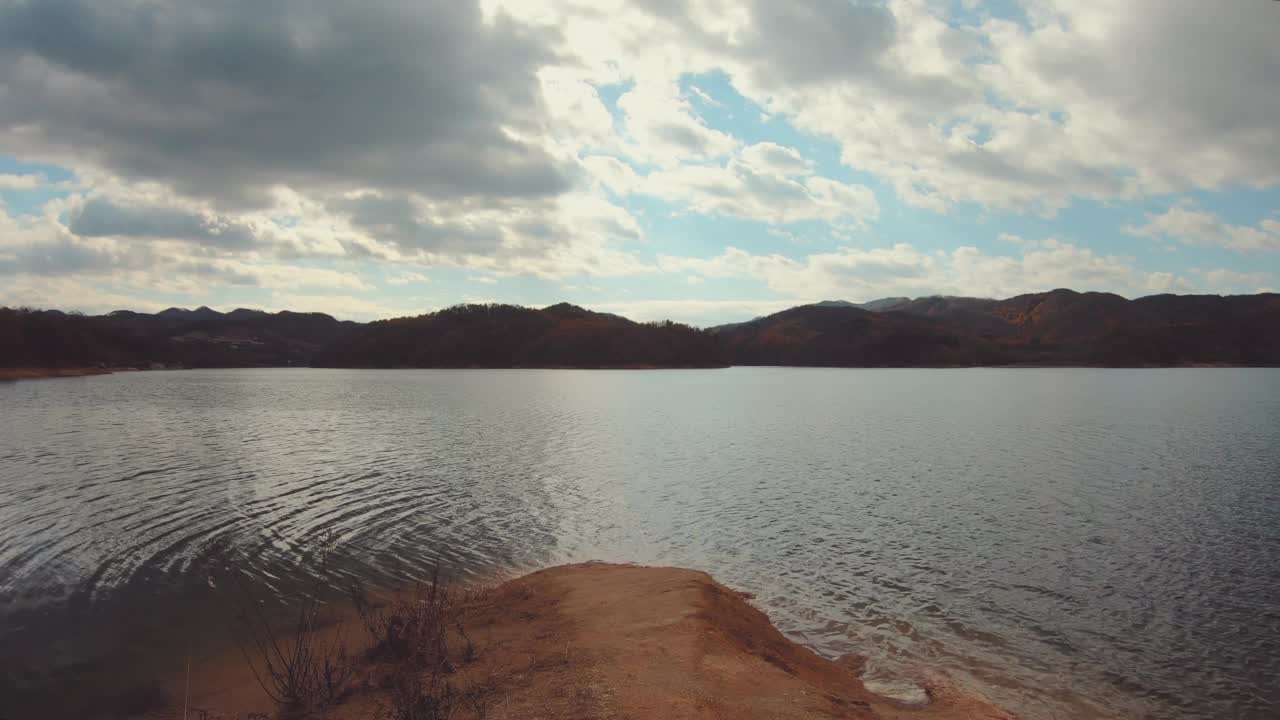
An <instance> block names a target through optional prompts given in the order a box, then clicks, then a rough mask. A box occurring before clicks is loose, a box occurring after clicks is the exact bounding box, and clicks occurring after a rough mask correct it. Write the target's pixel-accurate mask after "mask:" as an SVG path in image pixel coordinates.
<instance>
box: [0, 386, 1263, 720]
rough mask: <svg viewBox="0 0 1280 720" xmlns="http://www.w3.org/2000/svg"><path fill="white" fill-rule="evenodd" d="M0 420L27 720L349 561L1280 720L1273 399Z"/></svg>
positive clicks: (724, 390)
mask: <svg viewBox="0 0 1280 720" xmlns="http://www.w3.org/2000/svg"><path fill="white" fill-rule="evenodd" d="M0 412H2V413H3V415H2V416H0V417H2V418H3V424H2V425H0V633H2V634H0V715H5V716H6V717H9V718H10V720H22V717H23V716H22V715H20V714H17V713H22V712H23V710H22V702H26V701H31V700H33V699H35V700H40V699H41V694H42V693H43V694H45V695H48V694H49V693H50V692H51V690H50V688H60V692H59V694H60V695H62V696H65V695H66V694H67V688H68V687H69V686H70V685H69V684H68V683H69V680H68V679H69V678H71V679H74V681H75V683H77V684H76V685H75V687H77V688H79V689H78V690H77V692H78V693H80V694H84V695H91V694H92V693H94V692H97V690H95V687H96V686H95V685H94V682H93V679H94V678H95V677H97V675H96V674H95V673H97V672H98V671H99V670H101V669H102V668H114V669H115V670H116V671H117V672H123V671H122V670H121V668H135V667H142V666H143V664H145V659H146V658H154V657H156V656H157V655H161V656H167V655H166V654H171V653H175V652H179V653H180V652H181V651H182V650H183V649H185V647H187V646H190V645H193V644H194V645H196V646H198V647H199V646H202V645H201V643H206V642H212V640H210V639H209V638H203V637H202V636H201V633H200V632H199V630H198V629H197V628H199V627H201V626H206V627H207V626H217V625H218V620H217V619H218V617H219V616H218V615H217V612H216V611H215V610H214V609H213V608H216V607H217V606H218V605H217V602H216V601H215V600H214V599H212V598H214V597H215V596H216V595H217V593H219V592H220V591H221V589H220V587H219V585H218V582H217V577H218V573H219V572H220V571H223V568H224V567H225V564H226V560H225V557H227V555H228V553H232V554H234V556H235V557H237V558H239V559H238V560H237V561H236V562H235V564H236V565H237V566H238V567H240V568H241V569H242V571H243V572H246V573H248V574H249V575H250V576H251V577H252V578H253V581H254V582H256V583H260V584H261V585H263V586H270V587H274V588H277V589H279V590H280V591H281V592H287V591H288V590H289V588H290V587H292V586H294V585H296V584H297V583H299V582H300V578H302V577H303V576H304V575H305V574H306V572H308V571H307V570H306V568H307V567H309V566H308V565H307V559H306V558H305V557H301V556H303V555H305V549H307V548H312V547H314V546H315V545H316V543H317V541H318V540H319V539H320V538H322V537H323V536H324V535H325V534H326V533H330V532H332V533H335V534H336V536H337V540H338V541H339V550H338V554H339V556H340V560H339V561H338V562H337V565H338V567H340V568H341V571H342V572H344V573H352V574H358V575H360V576H362V577H364V578H365V579H367V580H369V581H370V582H372V583H375V584H377V583H389V582H394V579H395V578H397V577H403V576H406V575H410V576H411V575H414V574H416V573H421V572H423V571H424V569H425V568H426V567H427V566H428V565H429V564H430V563H431V562H432V561H433V560H434V559H436V558H441V559H444V560H446V561H448V563H449V565H450V566H451V567H454V568H457V569H459V570H460V571H464V572H470V573H476V574H481V575H487V574H493V573H501V572H511V571H514V570H519V569H526V568H533V567H537V566H543V565H548V564H554V563H560V562H566V561H575V560H587V559H603V560H617V561H636V562H643V563H664V564H676V565H685V566H692V567H697V568H702V569H706V570H708V571H710V572H712V573H713V574H715V575H716V576H717V577H718V578H720V579H721V580H723V581H725V582H727V583H729V584H731V585H735V586H737V587H739V588H742V589H746V590H750V591H752V592H754V593H756V594H757V596H758V602H759V603H760V604H761V606H763V607H764V608H765V609H767V610H768V611H769V613H770V615H771V616H772V617H773V618H774V621H775V622H776V623H777V624H778V625H780V626H781V627H782V628H783V629H784V630H786V631H787V632H789V633H790V634H791V635H792V637H795V638H797V639H800V640H803V641H804V642H807V643H809V644H810V645H812V646H814V647H815V648H817V649H818V650H820V651H821V652H824V653H828V654H831V655H838V654H841V653H844V652H849V651H856V652H859V653H862V654H865V655H868V656H869V657H870V658H871V662H872V666H873V674H874V676H876V677H880V678H921V677H924V676H925V674H926V672H927V671H930V670H942V671H945V672H946V673H947V674H949V675H951V676H952V677H954V678H956V679H957V681H959V682H963V683H969V684H973V685H975V686H977V687H980V688H982V689H983V690H984V691H985V692H987V693H988V694H990V695H993V696H995V697H996V698H998V699H999V700H1001V701H1003V702H1004V703H1006V704H1008V705H1010V706H1012V707H1014V708H1016V709H1017V710H1019V711H1021V712H1022V713H1023V714H1024V715H1025V716H1027V717H1032V718H1055V717H1063V718H1076V717H1091V716H1097V717H1152V718H1158V717H1170V718H1172V717H1204V718H1274V717H1277V716H1280V371H1274V370H1219V369H1213V370H1208V369H1206V370H1148V371H1138V370H1134V371H1129V370H1087V369H1062V370H1057V369H1045V370H807V369H773V368H757V369H749V368H734V369H730V370H712V371H639V372H628V371H585V372H576V371H385V372H384V371H337V370H334V371H330V370H301V369H299V370H236V371H213V370H209V371H190V372H165V373H136V374H122V375H114V376H105V377H94V378H82V379H65V380H56V381H41V382H23V383H17V384H9V385H2V386H0ZM214 634H215V635H216V633H214ZM113 686H118V683H115V684H114V685H113ZM6 695H7V696H8V697H9V701H8V702H9V703H10V707H8V708H6V707H5V702H6V700H5V697H6ZM14 698H18V700H14ZM46 699H47V698H46ZM6 713H7V715H6Z"/></svg>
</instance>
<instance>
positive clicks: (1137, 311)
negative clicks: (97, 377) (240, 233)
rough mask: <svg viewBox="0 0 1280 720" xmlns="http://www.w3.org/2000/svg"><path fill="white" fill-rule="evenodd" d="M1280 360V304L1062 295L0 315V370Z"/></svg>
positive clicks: (1270, 299)
mask: <svg viewBox="0 0 1280 720" xmlns="http://www.w3.org/2000/svg"><path fill="white" fill-rule="evenodd" d="M157 365H161V366H165V367H193V368H195V367H262V366H306V365H313V366H324V367H370V368H373V367H377V368H397V367H490V368H492V367H580V368H614V367H663V368H670V367H688V368H702V367H723V366H726V365H800V366H836V367H841V366H846V367H913V366H924V367H951V366H976V365H1090V366H1110V367H1158V366H1187V365H1242V366H1280V295H1276V294H1260V295H1240V296H1230V297H1220V296H1216V295H1204V296H1193V295H1153V296H1150V297H1145V298H1139V299H1137V300H1126V299H1125V298H1122V297H1120V296H1118V295H1110V294H1106V293H1077V292H1074V291H1071V290H1054V291H1052V292H1047V293H1036V294H1030V295H1020V296H1017V297H1013V298H1009V299H1006V300H989V299H980V298H963V297H927V298H917V299H914V300H913V299H909V298H886V299H884V300H878V301H873V302H870V303H863V304H853V303H848V302H842V301H828V302H821V303H815V304H812V305H803V306H800V307H795V308H791V309H789V310H784V311H782V312H779V313H775V314H773V315H769V316H767V317H762V318H756V319H755V320H751V321H748V322H742V323H735V324H731V325H722V326H719V327H715V328H711V329H708V330H699V329H696V328H692V327H689V326H687V325H681V324H679V323H672V322H662V323H637V322H633V321H631V320H628V319H626V318H623V317H619V316H617V315H611V314H607V313H598V312H592V311H590V310H585V309H583V308H580V307H577V306H575V305H569V304H566V303H561V304H559V305H552V306H551V307H547V308H542V309H534V308H525V307H518V306H514V305H460V306H457V307H452V308H448V309H445V310H441V311H439V312H435V313H430V314H426V315H420V316H417V317H406V318H398V319H394V320H382V321H378V322H372V323H367V324H361V323H355V322H349V321H339V320H336V319H334V318H332V317H330V316H328V315H323V314H319V313H295V312H278V313H266V312H262V311H258V310H234V311H232V312H228V313H222V312H217V311H215V310H210V309H209V308H199V309H196V310H181V309H176V308H175V309H170V310H165V311H163V312H160V313H155V314H147V313H135V312H129V311H118V312H114V313H111V314H109V315H98V316H83V315H77V314H68V313H62V312H59V311H56V310H11V309H0V367H6V368H40V367H44V368H73V367H152V366H157Z"/></svg>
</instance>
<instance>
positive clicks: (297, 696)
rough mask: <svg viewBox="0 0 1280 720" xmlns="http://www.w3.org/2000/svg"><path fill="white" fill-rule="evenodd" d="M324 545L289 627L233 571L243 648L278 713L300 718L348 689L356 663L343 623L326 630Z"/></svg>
mask: <svg viewBox="0 0 1280 720" xmlns="http://www.w3.org/2000/svg"><path fill="white" fill-rule="evenodd" d="M328 549H329V548H328V546H326V547H325V549H324V550H323V551H322V554H321V562H320V569H319V571H318V572H316V573H314V574H313V576H312V583H311V585H310V587H309V588H308V589H307V590H306V591H305V592H304V593H303V596H302V598H301V600H300V602H299V603H298V607H297V611H296V615H295V617H294V620H293V623H292V625H291V626H290V627H289V628H286V629H285V630H283V631H282V630H281V629H280V628H279V627H278V626H277V625H275V624H274V623H272V622H271V621H270V620H269V618H268V617H267V613H266V611H265V610H264V609H263V603H262V601H261V600H260V599H259V598H257V597H256V596H255V595H254V593H253V591H252V589H250V587H249V586H248V584H247V583H245V582H244V581H243V579H242V578H240V576H239V575H236V580H237V582H236V584H237V586H238V587H239V588H240V592H241V598H242V599H241V603H240V605H241V608H240V612H239V613H238V619H239V621H240V624H241V626H242V630H243V632H242V633H240V634H238V635H237V642H238V644H239V645H240V650H241V653H242V654H243V655H244V658H245V661H246V662H247V663H248V664H249V667H250V669H251V670H252V671H253V676H254V679H256V680H257V682H258V685H260V686H261V687H262V689H263V691H264V692H266V693H267V695H268V696H269V697H270V698H271V700H272V701H273V702H274V703H275V704H276V708H277V711H278V714H279V716H280V717H282V718H303V717H307V716H308V715H310V714H312V713H314V712H317V711H319V710H321V709H322V708H324V707H326V706H329V705H332V704H335V703H337V702H338V701H340V700H341V699H342V698H343V697H344V696H345V695H346V694H347V692H348V690H349V688H350V682H351V679H352V677H353V676H354V674H355V664H354V662H353V659H352V657H351V655H350V653H348V651H347V644H346V640H345V638H344V637H343V628H342V627H341V626H336V627H334V628H332V629H331V630H326V628H325V623H324V622H323V621H324V617H323V610H324V606H325V604H324V601H323V599H322V592H323V588H324V586H325V582H324V578H325V577H326V576H327V569H328V562H327V558H328Z"/></svg>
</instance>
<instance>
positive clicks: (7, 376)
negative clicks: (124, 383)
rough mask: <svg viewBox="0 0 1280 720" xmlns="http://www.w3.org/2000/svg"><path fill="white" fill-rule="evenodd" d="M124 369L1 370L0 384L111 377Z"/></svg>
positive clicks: (25, 368)
mask: <svg viewBox="0 0 1280 720" xmlns="http://www.w3.org/2000/svg"><path fill="white" fill-rule="evenodd" d="M123 369H124V368H101V367H73V368H53V367H23V368H0V382H2V381H5V380H42V379H44V378H60V377H85V376H87V375H110V374H111V373H113V372H119V371H121V370H123Z"/></svg>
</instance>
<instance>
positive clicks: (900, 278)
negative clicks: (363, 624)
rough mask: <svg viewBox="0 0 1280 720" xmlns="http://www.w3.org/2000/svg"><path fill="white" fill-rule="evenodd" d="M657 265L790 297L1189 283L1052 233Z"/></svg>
mask: <svg viewBox="0 0 1280 720" xmlns="http://www.w3.org/2000/svg"><path fill="white" fill-rule="evenodd" d="M659 266H660V267H662V268H663V269H664V270H666V271H667V272H684V273H695V274H699V275H703V276H706V277H714V278H734V277H746V278H754V279H756V280H759V281H761V282H763V283H764V284H765V286H766V287H768V288H769V289H770V290H772V291H773V292H775V293H778V294H780V295H783V296H786V297H791V298H814V297H821V298H834V299H848V300H856V301H867V300H873V299H877V298H882V297H889V296H900V295H907V296H912V297H917V296H922V295H935V294H943V295H968V296H978V297H999V298H1002V297H1009V296H1012V295H1018V294H1022V293H1031V292H1042V291H1044V290H1046V289H1051V288H1056V287H1070V288H1074V289H1077V290H1082V291H1084V290H1103V291H1110V292H1116V293H1119V294H1121V295H1127V296H1130V297H1133V296H1140V295H1148V294H1152V293H1157V292H1185V291H1188V290H1191V289H1194V285H1192V284H1191V283H1189V282H1188V281H1187V280H1186V279H1185V278H1181V277H1178V276H1175V275H1171V274H1168V273H1159V272H1142V271H1140V270H1138V269H1137V268H1136V267H1135V266H1134V263H1133V260H1132V259H1130V258H1124V257H1117V256H1110V255H1098V254H1097V253H1095V252H1093V251H1092V250H1089V249H1087V248H1082V247H1079V246H1077V245H1073V244H1071V243H1064V242H1060V241H1057V240H1046V241H1041V242H1038V243H1034V244H1031V245H1029V246H1028V247H1027V248H1026V249H1024V251H1023V252H1022V254H1021V255H988V254H986V253H983V252H981V251H980V250H978V249H977V248H973V247H960V248H957V249H955V250H953V251H951V252H936V253H930V252H924V251H922V250H919V249H917V248H916V247H914V246H912V245H910V244H907V243H899V244H897V245H894V246H892V247H888V248H871V249H861V248H850V247H845V248H840V249H838V250H836V251H834V252H829V253H818V254H814V255H809V256H807V257H805V258H803V259H799V260H797V259H793V258H789V257H786V256H782V255H757V254H752V253H749V252H747V251H744V250H740V249H738V248H734V247H730V248H727V249H726V250H725V251H724V252H723V253H721V254H720V255H717V256H715V257H711V258H689V257H675V256H664V257H661V258H659Z"/></svg>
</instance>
